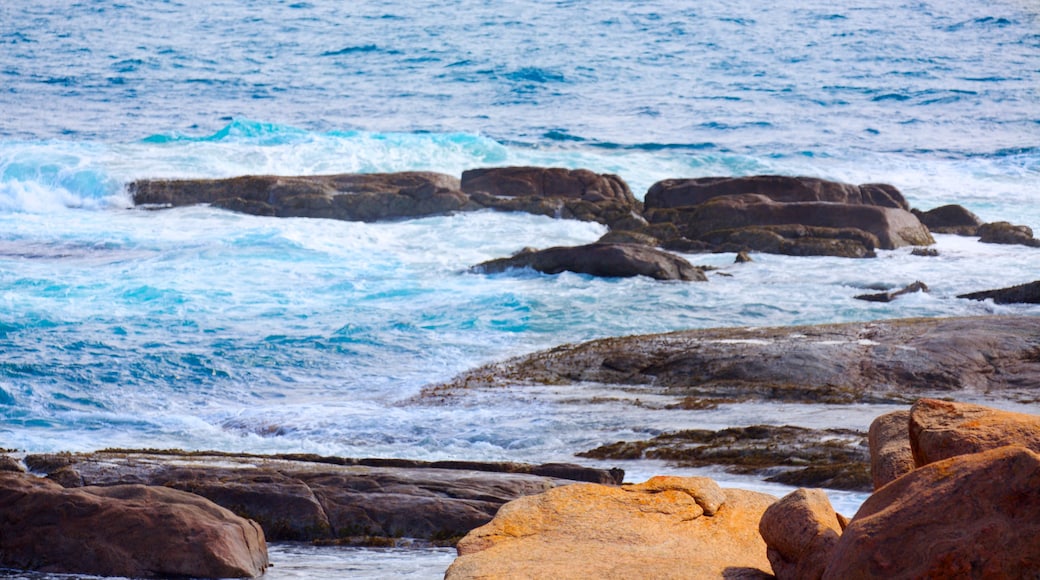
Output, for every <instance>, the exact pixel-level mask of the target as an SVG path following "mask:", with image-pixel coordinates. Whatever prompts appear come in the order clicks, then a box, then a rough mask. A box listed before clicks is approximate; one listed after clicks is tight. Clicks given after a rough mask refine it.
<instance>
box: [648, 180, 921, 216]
mask: <svg viewBox="0 0 1040 580" xmlns="http://www.w3.org/2000/svg"><path fill="white" fill-rule="evenodd" d="M745 193H756V194H761V195H764V196H766V197H768V198H769V199H772V200H773V201H778V202H785V203H789V202H804V201H822V202H828V203H843V204H856V205H877V206H882V207H893V208H899V209H903V210H909V209H910V207H909V205H908V204H907V202H906V199H905V198H904V197H903V194H902V193H900V192H899V190H898V189H896V188H895V187H893V186H891V185H888V184H882V183H868V184H866V185H850V184H848V183H839V182H836V181H827V180H825V179H818V178H815V177H788V176H785V175H755V176H751V177H701V178H696V179H666V180H663V181H659V182H657V183H655V184H654V185H652V186H651V187H650V190H649V191H647V194H646V200H645V204H646V207H647V209H650V208H674V207H684V206H691V205H697V204H700V203H704V202H706V201H708V200H710V199H713V198H716V197H720V196H725V195H742V194H745Z"/></svg>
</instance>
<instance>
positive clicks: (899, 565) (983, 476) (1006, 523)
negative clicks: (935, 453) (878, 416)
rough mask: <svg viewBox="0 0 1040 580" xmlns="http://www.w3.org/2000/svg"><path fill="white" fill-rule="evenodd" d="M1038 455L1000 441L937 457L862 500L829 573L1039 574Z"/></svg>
mask: <svg viewBox="0 0 1040 580" xmlns="http://www.w3.org/2000/svg"><path fill="white" fill-rule="evenodd" d="M1037 490H1040V456H1038V455H1037V454H1036V453H1034V452H1032V451H1029V450H1027V449H1025V448H1023V447H1015V446H1009V447H1001V448H997V449H993V450H990V451H985V452H982V453H976V454H970V455H962V456H957V457H952V458H950V459H946V460H942V461H938V462H935V463H931V464H929V465H927V466H925V467H922V468H919V469H916V470H914V471H913V472H911V473H909V474H907V475H905V476H903V477H901V478H899V479H897V480H895V481H893V482H892V483H890V484H888V485H886V486H885V487H883V488H881V489H880V490H878V491H877V492H875V493H874V494H873V495H872V496H871V497H870V498H868V499H867V501H866V502H864V504H863V506H862V507H861V508H860V510H859V511H858V512H857V513H856V516H855V517H854V518H853V519H852V522H851V523H850V524H849V525H848V527H846V528H845V532H844V533H843V534H842V536H841V539H840V540H839V541H838V543H837V545H836V546H835V547H834V550H833V552H832V553H831V557H830V560H829V563H828V565H827V569H826V571H825V573H824V575H823V578H825V579H828V580H830V579H833V580H855V579H860V578H863V579H867V578H893V579H900V578H907V579H909V578H1036V577H1037V576H1038V575H1040V542H1037V538H1038V537H1040V493H1038V491H1037Z"/></svg>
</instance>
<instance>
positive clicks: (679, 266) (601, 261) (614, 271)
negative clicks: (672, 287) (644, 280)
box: [473, 243, 708, 282]
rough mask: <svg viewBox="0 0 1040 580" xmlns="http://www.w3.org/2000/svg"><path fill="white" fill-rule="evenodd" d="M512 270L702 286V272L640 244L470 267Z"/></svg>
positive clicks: (533, 254)
mask: <svg viewBox="0 0 1040 580" xmlns="http://www.w3.org/2000/svg"><path fill="white" fill-rule="evenodd" d="M512 268H531V269H532V270H536V271H538V272H542V273H545V274H559V273H560V272H564V271H567V272H577V273H579V274H589V275H592V276H601V277H608V278H627V277H632V276H647V277H650V278H654V279H655V280H684V281H698V282H706V281H707V280H708V277H707V276H705V275H704V271H703V270H701V269H700V268H697V267H695V266H693V265H692V264H690V263H689V262H687V261H686V260H685V259H683V258H681V257H679V256H676V255H675V254H672V253H669V252H666V251H664V250H658V249H656V248H651V247H649V246H644V245H640V244H624V243H596V244H587V245H584V246H576V247H555V248H547V249H545V250H532V249H525V250H522V251H520V252H518V253H517V254H514V255H513V256H511V257H509V258H499V259H497V260H491V261H488V262H484V263H482V264H478V265H477V266H474V267H473V270H474V271H476V272H482V273H488V274H494V273H499V272H504V271H506V270H509V269H512Z"/></svg>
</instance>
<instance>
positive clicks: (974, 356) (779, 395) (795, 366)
mask: <svg viewBox="0 0 1040 580" xmlns="http://www.w3.org/2000/svg"><path fill="white" fill-rule="evenodd" d="M1037 352H1040V317H1033V316H980V317H965V318H917V319H907V320H886V321H873V322H855V323H844V324H826V325H818V326H795V327H777V328H729V329H727V328H718V329H703V330H689V331H681V332H673V333H667V334H656V335H643V336H631V337H618V338H607V339H601V340H595V341H590V342H586V343H582V344H571V345H562V346H559V347H556V348H553V349H549V350H545V351H541V352H536V353H532V354H529V355H525V356H522V357H517V358H515V359H512V360H508V361H504V362H500V363H495V364H493V365H488V366H483V367H479V368H477V369H474V370H472V371H469V372H466V373H463V374H462V375H459V376H458V377H457V378H455V379H454V380H452V381H450V382H448V383H445V384H440V385H431V386H429V387H427V388H426V389H425V390H424V392H423V393H424V397H427V398H430V397H446V396H449V395H453V394H454V395H459V396H463V395H464V394H465V392H466V390H467V389H474V388H488V387H494V388H501V387H506V386H516V387H517V388H522V385H525V384H532V383H535V384H548V385H569V384H575V383H580V382H583V381H588V382H596V383H602V384H614V385H640V386H641V388H646V389H649V390H650V392H654V393H659V394H661V395H665V396H672V397H675V400H676V402H679V401H682V400H684V399H686V398H694V399H702V400H704V401H712V400H722V401H732V400H742V401H746V400H763V399H765V400H782V401H801V402H812V403H857V402H858V403H863V402H894V403H911V402H912V401H914V400H916V399H917V398H918V397H919V396H921V395H923V394H933V393H936V392H946V393H949V394H971V393H975V394H988V395H989V396H1000V397H1003V398H1005V399H1008V400H1016V399H1017V400H1024V401H1035V400H1036V398H1037V393H1038V392H1040V357H1038V356H1037ZM933 396H934V395H933Z"/></svg>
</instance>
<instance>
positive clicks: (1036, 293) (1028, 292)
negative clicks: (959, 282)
mask: <svg viewBox="0 0 1040 580" xmlns="http://www.w3.org/2000/svg"><path fill="white" fill-rule="evenodd" d="M957 298H967V299H968V300H992V301H993V302H994V303H996V304H1040V280H1037V281H1036V282H1029V283H1028V284H1019V285H1018V286H1011V287H1008V288H1000V289H997V290H983V291H981V292H971V293H968V294H961V295H959V296H957Z"/></svg>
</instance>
